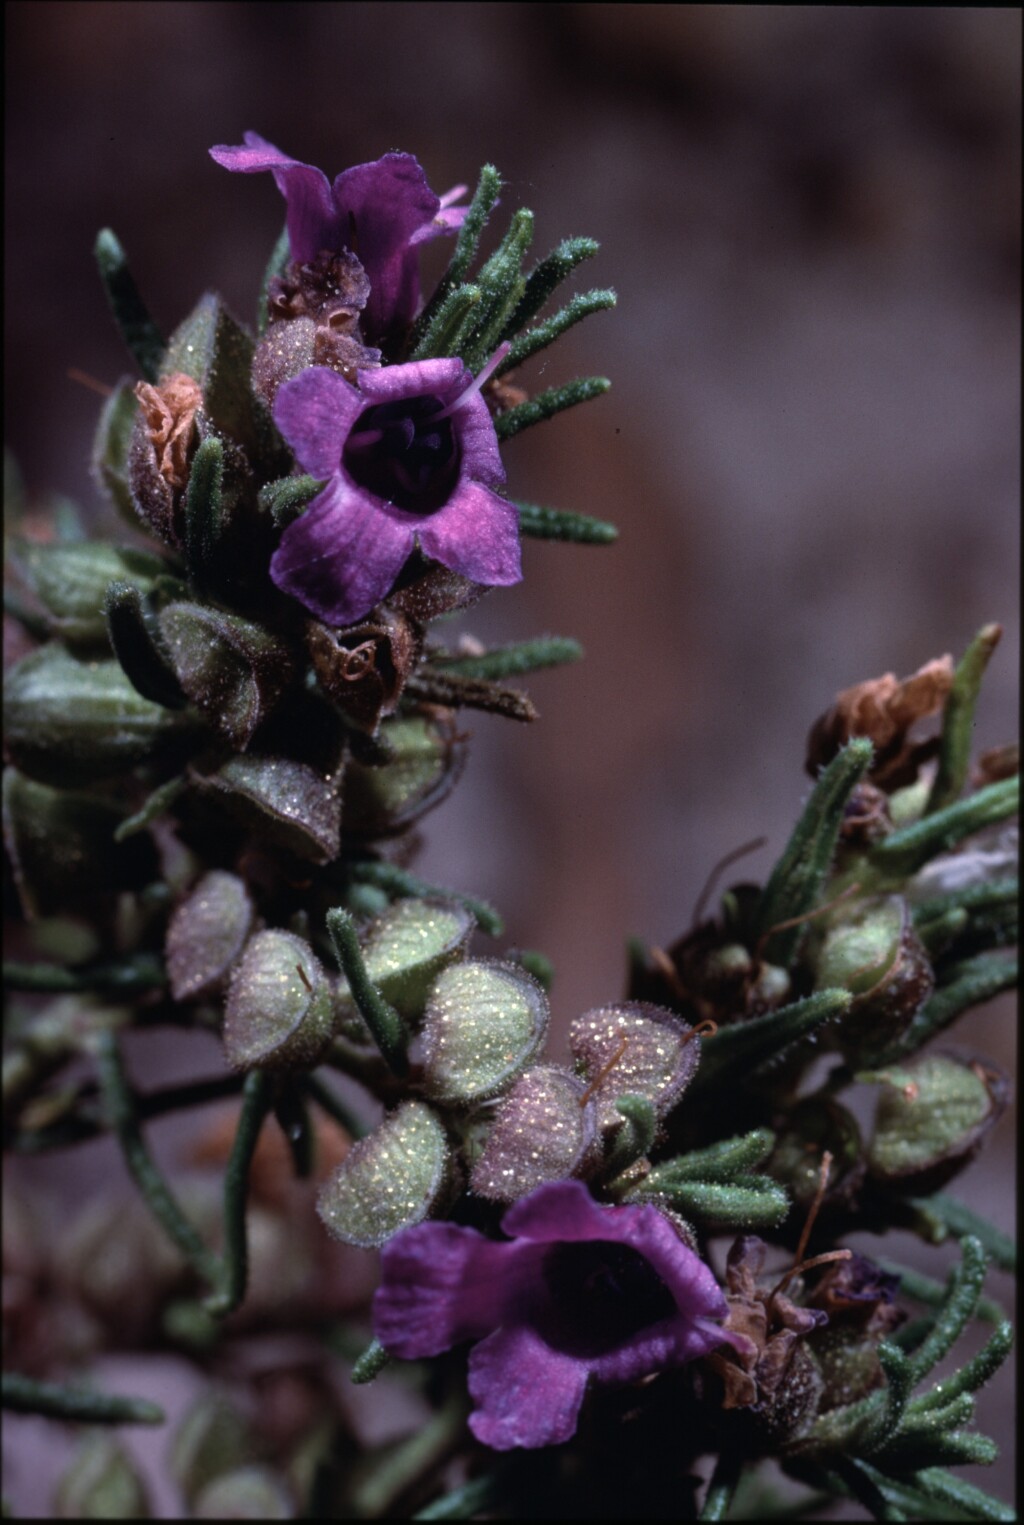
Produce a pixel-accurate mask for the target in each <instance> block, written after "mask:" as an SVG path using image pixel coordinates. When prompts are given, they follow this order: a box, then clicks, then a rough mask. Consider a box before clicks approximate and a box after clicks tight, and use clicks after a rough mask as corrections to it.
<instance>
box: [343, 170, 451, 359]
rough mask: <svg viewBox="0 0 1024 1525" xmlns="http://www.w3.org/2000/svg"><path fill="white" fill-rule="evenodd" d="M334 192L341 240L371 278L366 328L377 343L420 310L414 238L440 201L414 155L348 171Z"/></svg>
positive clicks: (427, 222) (435, 212)
mask: <svg viewBox="0 0 1024 1525" xmlns="http://www.w3.org/2000/svg"><path fill="white" fill-rule="evenodd" d="M333 194H334V205H335V207H336V209H337V215H338V225H339V228H340V231H341V239H342V242H343V243H344V244H345V245H346V246H347V247H349V248H350V249H351V250H352V252H353V253H354V254H356V255H357V256H358V257H359V261H360V263H361V264H362V265H363V268H364V269H365V270H366V271H367V273H368V274H369V276H370V280H371V282H372V289H371V291H370V300H369V302H368V303H367V305H366V310H365V313H364V330H365V332H366V335H367V338H368V339H369V340H370V341H371V342H374V341H376V340H377V339H379V338H380V336H381V335H382V334H383V333H386V332H387V331H389V330H391V329H393V328H396V327H400V326H403V325H405V324H407V323H410V322H411V321H412V319H413V317H414V316H415V314H416V308H417V306H418V305H419V296H420V283H419V271H418V266H417V261H416V253H415V250H414V248H413V239H414V237H415V235H416V234H417V233H418V232H420V230H421V229H422V228H424V227H428V228H429V227H430V225H431V224H432V223H433V221H434V218H435V217H436V216H437V214H438V212H439V211H440V210H441V201H440V198H439V197H438V196H436V195H435V194H434V192H433V191H432V190H431V189H430V186H429V185H428V184H427V177H426V175H425V174H424V172H423V168H422V166H421V165H420V163H419V161H418V160H417V159H415V158H414V157H413V155H412V154H385V155H384V157H383V158H382V159H375V160H374V161H373V162H372V163H369V164H356V165H353V167H352V168H351V169H346V170H343V171H342V173H341V174H340V175H338V177H337V179H336V180H335V182H334V191H333Z"/></svg>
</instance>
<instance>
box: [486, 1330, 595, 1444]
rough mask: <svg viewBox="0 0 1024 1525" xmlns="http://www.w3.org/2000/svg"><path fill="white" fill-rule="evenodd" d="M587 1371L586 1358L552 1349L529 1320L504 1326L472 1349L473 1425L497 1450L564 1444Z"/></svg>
mask: <svg viewBox="0 0 1024 1525" xmlns="http://www.w3.org/2000/svg"><path fill="white" fill-rule="evenodd" d="M587 1375H588V1370H587V1364H586V1362H584V1361H579V1360H576V1359H574V1358H573V1357H572V1356H567V1355H563V1354H561V1353H559V1352H557V1351H554V1350H552V1349H551V1348H550V1346H548V1345H546V1344H545V1343H544V1341H543V1340H542V1339H541V1337H540V1335H539V1334H537V1332H536V1330H534V1329H531V1328H529V1327H528V1326H527V1325H523V1324H515V1325H512V1326H510V1327H508V1328H505V1329H499V1330H497V1331H496V1332H495V1333H494V1334H491V1335H488V1337H487V1339H486V1340H481V1342H480V1344H479V1345H476V1346H474V1348H473V1350H472V1351H471V1353H470V1357H469V1391H470V1396H471V1397H472V1398H473V1399H474V1401H475V1403H476V1405H477V1407H476V1408H475V1409H474V1411H473V1413H472V1414H471V1415H470V1416H469V1427H470V1429H471V1430H472V1431H473V1434H474V1435H475V1436H476V1438H477V1440H480V1441H482V1442H483V1443H484V1445H486V1446H492V1447H493V1448H494V1450H496V1451H509V1450H511V1449H512V1448H513V1447H514V1446H525V1447H527V1448H531V1449H532V1448H534V1447H536V1446H555V1445H560V1444H561V1443H562V1442H563V1441H566V1440H569V1439H570V1438H571V1437H572V1436H573V1435H574V1434H575V1433H576V1422H577V1420H578V1418H579V1412H580V1405H581V1404H582V1402H583V1395H584V1393H585V1392H586V1388H587Z"/></svg>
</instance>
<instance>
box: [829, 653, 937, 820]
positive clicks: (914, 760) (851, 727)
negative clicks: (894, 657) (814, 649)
mask: <svg viewBox="0 0 1024 1525" xmlns="http://www.w3.org/2000/svg"><path fill="white" fill-rule="evenodd" d="M952 682H953V658H952V657H951V656H948V655H947V656H944V657H936V658H935V659H934V660H933V661H931V662H926V663H925V665H924V666H923V667H920V668H918V670H917V672H915V673H912V674H911V676H910V677H909V678H903V679H902V680H901V679H898V678H897V677H896V675H895V674H894V673H891V672H887V673H883V675H882V676H881V677H880V678H870V679H868V681H867V682H865V683H855V684H854V685H853V687H852V688H845V689H843V691H842V692H841V693H839V694H837V695H836V700H835V703H834V704H833V705H832V707H831V709H829V710H827V711H826V712H825V714H824V715H822V716H821V717H820V719H818V720H817V721H815V724H814V726H813V727H812V729H811V734H810V736H809V737H808V739H807V762H806V768H807V771H808V773H810V775H811V776H812V778H814V777H816V776H817V773H818V770H819V768H822V767H824V766H825V764H826V763H828V762H831V760H832V758H833V757H835V755H836V753H837V752H838V751H839V749H840V748H841V747H843V746H845V745H846V743H847V742H848V741H849V740H850V739H851V738H852V737H854V736H866V737H867V738H868V740H869V741H871V742H873V743H874V746H875V759H874V762H873V764H872V766H871V769H870V772H869V774H868V777H869V778H870V780H871V782H872V783H873V784H874V785H876V787H878V788H880V789H884V790H886V791H887V792H891V791H892V790H893V789H899V788H902V787H903V785H904V784H910V783H913V782H914V780H915V779H916V778H917V772H918V769H919V767H920V765H921V763H922V762H924V761H925V760H926V759H927V758H929V757H931V756H933V755H934V753H935V751H936V748H937V746H938V740H937V738H936V737H929V738H928V739H927V740H924V741H918V742H912V741H911V740H910V739H909V732H910V730H911V728H912V727H913V726H914V725H915V724H916V723H917V722H918V721H919V720H924V719H926V718H927V717H928V716H929V715H934V714H936V713H938V711H940V710H941V709H942V707H943V705H944V704H945V702H946V699H947V697H948V695H949V690H950V687H951V686H952Z"/></svg>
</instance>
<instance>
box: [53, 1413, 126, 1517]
mask: <svg viewBox="0 0 1024 1525" xmlns="http://www.w3.org/2000/svg"><path fill="white" fill-rule="evenodd" d="M53 1508H54V1514H55V1515H56V1517H57V1518H58V1519H59V1520H148V1519H149V1518H150V1508H149V1499H148V1497H147V1496H146V1489H145V1485H144V1483H143V1481H142V1479H141V1477H140V1476H139V1474H138V1472H137V1471H136V1469H135V1466H134V1464H133V1463H132V1462H131V1460H130V1459H129V1457H128V1454H127V1452H126V1451H125V1450H124V1448H123V1447H122V1446H120V1445H119V1444H118V1443H117V1441H116V1440H115V1439H114V1437H113V1436H112V1435H108V1434H105V1433H104V1432H103V1431H102V1430H93V1431H92V1432H91V1433H89V1434H87V1435H86V1436H85V1437H84V1438H83V1439H82V1440H81V1442H80V1443H79V1445H78V1449H77V1450H76V1451H75V1455H74V1459H73V1461H72V1463H71V1465H70V1467H69V1468H68V1470H67V1471H66V1472H65V1473H64V1476H63V1477H62V1478H61V1480H60V1482H59V1483H58V1485H57V1490H56V1493H55V1495H54V1501H53Z"/></svg>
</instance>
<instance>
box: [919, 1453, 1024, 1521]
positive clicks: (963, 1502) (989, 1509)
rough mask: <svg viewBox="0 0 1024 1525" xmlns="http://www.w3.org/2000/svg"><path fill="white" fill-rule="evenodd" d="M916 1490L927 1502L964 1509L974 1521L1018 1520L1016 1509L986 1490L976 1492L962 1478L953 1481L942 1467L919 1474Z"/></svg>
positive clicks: (932, 1468) (928, 1469) (972, 1485)
mask: <svg viewBox="0 0 1024 1525" xmlns="http://www.w3.org/2000/svg"><path fill="white" fill-rule="evenodd" d="M914 1487H915V1488H917V1489H918V1490H919V1491H920V1492H921V1493H923V1494H924V1496H925V1498H927V1499H935V1500H936V1501H937V1502H938V1503H941V1504H953V1505H954V1506H955V1507H956V1508H958V1509H962V1510H963V1511H964V1513H965V1514H966V1516H967V1518H968V1519H971V1520H999V1521H1007V1522H1012V1521H1014V1520H1015V1519H1016V1518H1017V1512H1016V1510H1015V1509H1014V1508H1013V1506H1012V1505H1010V1504H1004V1503H1003V1502H1002V1500H1001V1499H997V1498H993V1497H992V1495H991V1494H990V1493H986V1492H985V1491H984V1490H983V1489H982V1488H976V1487H975V1486H974V1484H973V1483H968V1482H966V1481H965V1480H964V1479H963V1478H962V1477H952V1476H951V1475H950V1474H949V1473H948V1472H945V1471H942V1470H941V1469H939V1468H938V1467H929V1468H927V1469H925V1470H923V1471H921V1472H918V1474H917V1476H916V1477H915V1478H914Z"/></svg>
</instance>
